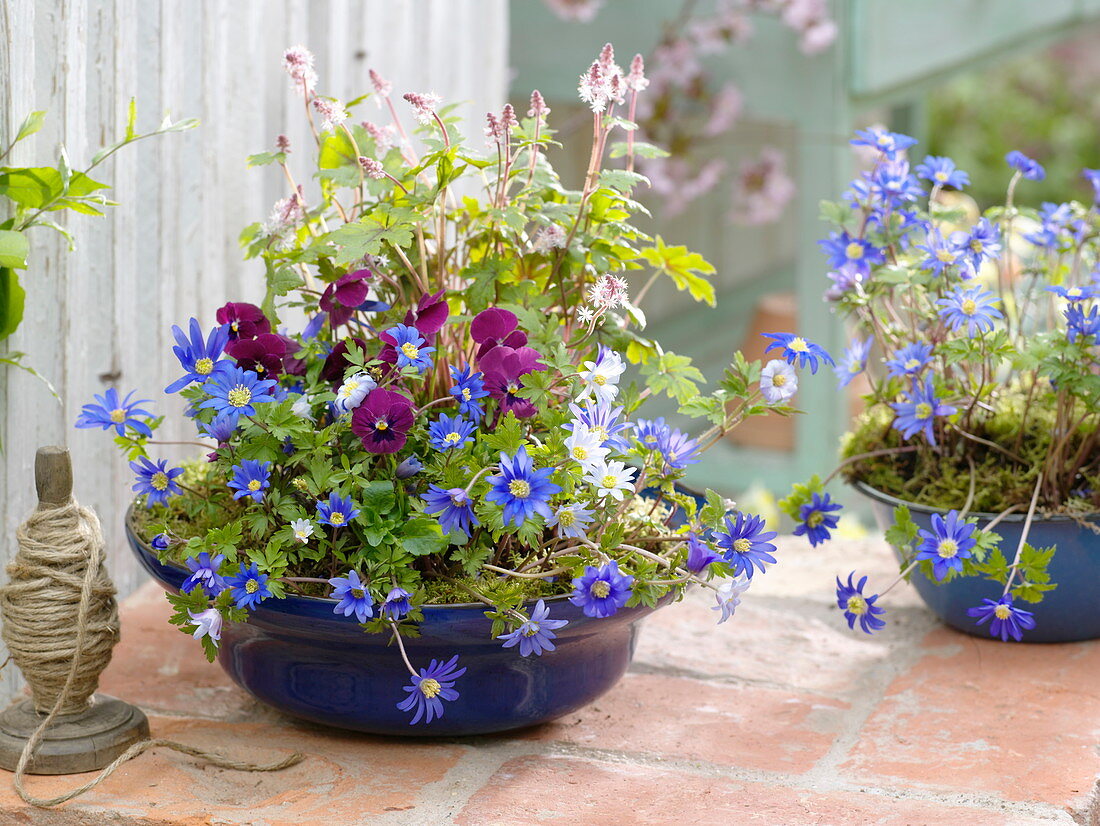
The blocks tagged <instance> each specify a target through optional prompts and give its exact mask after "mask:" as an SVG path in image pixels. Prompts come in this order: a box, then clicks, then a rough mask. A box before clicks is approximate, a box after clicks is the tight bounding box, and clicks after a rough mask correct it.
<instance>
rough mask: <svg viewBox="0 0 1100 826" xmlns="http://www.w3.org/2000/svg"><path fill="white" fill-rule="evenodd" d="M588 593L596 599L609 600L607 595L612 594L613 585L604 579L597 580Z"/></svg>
mask: <svg viewBox="0 0 1100 826" xmlns="http://www.w3.org/2000/svg"><path fill="white" fill-rule="evenodd" d="M588 592H589V593H590V594H592V596H594V597H595V598H596V599H607V595H608V594H610V593H611V583H609V582H608V581H607V580H604V579H597V580H596V581H595V582H593V583H592V587H591V588H589V589H588Z"/></svg>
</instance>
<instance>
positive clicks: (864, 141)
mask: <svg viewBox="0 0 1100 826" xmlns="http://www.w3.org/2000/svg"><path fill="white" fill-rule="evenodd" d="M916 142H917V139H916V138H912V137H910V136H909V135H903V134H901V133H900V132H888V131H887V130H885V129H857V130H856V136H855V137H854V138H852V139H851V140H850V141H848V143H850V144H851V145H852V146H869V147H871V148H872V149H875V150H877V151H879V152H881V153H882V154H883V155H884V156H885V157H886V158H887V159H888V160H891V161H892V160H894V158H895V157H897V153H898V152H903V151H905V150H906V149H908V148H909V147H910V146H914V145H915V144H916Z"/></svg>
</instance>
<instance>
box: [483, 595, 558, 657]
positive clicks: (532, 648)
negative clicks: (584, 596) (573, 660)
mask: <svg viewBox="0 0 1100 826" xmlns="http://www.w3.org/2000/svg"><path fill="white" fill-rule="evenodd" d="M568 624H569V620H555V619H550V609H549V608H547V607H546V603H545V602H544V601H543V600H541V599H540V600H539V601H538V602H537V603H535V607H534V609H533V610H532V611H531V618H530V619H528V620H526V621H524V622H523V623H521V624H520V626H519V627H518V628H516V630H515V631H512V632H511V633H510V634H500V635H499V636H498V637H497V639H498V640H504V645H503V646H502V647H504V648H513V647H515V646H516V645H518V646H519V655H520V656H521V657H529V656H531V655H532V654H534V655H535V656H536V657H539V656H542V652H543V651H553V650H554V643H553V642H551V640H553V639H554V638H555V637H556V636H557V634H555V633H554V632H555V631H557V630H558V629H559V628H564V627H565V626H566V625H568Z"/></svg>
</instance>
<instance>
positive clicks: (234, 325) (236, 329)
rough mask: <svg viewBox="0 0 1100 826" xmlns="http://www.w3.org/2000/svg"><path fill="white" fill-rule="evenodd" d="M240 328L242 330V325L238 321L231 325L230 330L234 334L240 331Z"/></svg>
mask: <svg viewBox="0 0 1100 826" xmlns="http://www.w3.org/2000/svg"><path fill="white" fill-rule="evenodd" d="M240 328H241V325H240V323H239V322H237V321H234V322H233V323H232V324H230V325H229V329H231V330H232V331H233V332H234V333H235V332H237V331H238V330H240Z"/></svg>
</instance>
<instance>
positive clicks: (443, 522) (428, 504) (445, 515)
mask: <svg viewBox="0 0 1100 826" xmlns="http://www.w3.org/2000/svg"><path fill="white" fill-rule="evenodd" d="M420 498H421V499H423V500H424V503H425V507H424V512H425V513H427V514H430V515H431V516H435V517H436V518H437V519H438V520H439V526H440V527H441V528H443V532H444V533H447V534H450V533H454V532H455V531H458V532H459V533H461V534H463V535H464V536H465V538H466V539H469V538H470V531H471V529H472V528H473V526H474V525H479V524H481V523H480V522H479V521H478V518H477V516H475V515H474V505H473V502H471V501H470V497H469V495H468V494H467V493H466V491H465V489H463V488H448V489H446V490H444V489H443V488H441V487H440V486H439V485H428V492H427V493H425V494H424V495H423V496H421V497H420Z"/></svg>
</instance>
